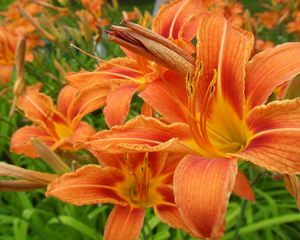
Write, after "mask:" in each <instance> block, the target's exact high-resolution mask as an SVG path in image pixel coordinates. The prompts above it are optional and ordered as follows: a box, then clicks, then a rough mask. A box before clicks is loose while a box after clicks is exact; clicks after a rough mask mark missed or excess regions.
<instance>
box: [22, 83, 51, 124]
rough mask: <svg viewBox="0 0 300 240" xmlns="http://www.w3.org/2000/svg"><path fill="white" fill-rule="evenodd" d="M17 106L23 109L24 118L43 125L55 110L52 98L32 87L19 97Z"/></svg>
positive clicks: (48, 120) (47, 122)
mask: <svg viewBox="0 0 300 240" xmlns="http://www.w3.org/2000/svg"><path fill="white" fill-rule="evenodd" d="M17 107H18V108H20V109H21V110H23V111H24V113H25V117H26V118H28V119H30V120H31V121H33V122H35V123H38V124H40V125H42V126H45V127H47V126H48V125H49V124H50V123H49V122H50V116H52V115H53V113H54V111H55V107H54V105H53V102H52V99H51V98H50V97H49V96H47V95H45V94H43V93H40V92H38V90H37V89H34V88H31V89H29V90H27V91H26V93H25V94H24V95H22V96H20V97H19V99H18V103H17Z"/></svg>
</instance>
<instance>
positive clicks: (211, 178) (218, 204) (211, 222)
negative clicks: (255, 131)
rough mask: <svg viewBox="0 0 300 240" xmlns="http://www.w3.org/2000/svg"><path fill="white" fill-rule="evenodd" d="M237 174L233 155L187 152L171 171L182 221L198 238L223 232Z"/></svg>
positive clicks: (218, 234)
mask: <svg viewBox="0 0 300 240" xmlns="http://www.w3.org/2000/svg"><path fill="white" fill-rule="evenodd" d="M236 174H237V163H236V160H235V159H222V158H219V159H217V158H216V159H213V158H203V157H199V156H194V155H188V156H186V157H185V158H184V159H182V160H181V161H180V163H179V165H178V167H177V169H176V171H175V175H174V194H175V200H176V203H177V206H178V209H179V213H180V215H181V217H182V219H183V221H184V222H185V224H186V225H187V226H188V227H189V229H191V231H192V232H193V234H194V235H195V236H196V237H198V238H217V237H220V236H222V235H223V231H224V222H225V213H226V208H227V205H228V201H229V196H230V194H231V192H232V190H233V186H234V182H235V177H236Z"/></svg>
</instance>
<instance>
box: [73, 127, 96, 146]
mask: <svg viewBox="0 0 300 240" xmlns="http://www.w3.org/2000/svg"><path fill="white" fill-rule="evenodd" d="M95 133H96V131H95V129H94V128H93V127H92V126H90V125H89V124H88V123H86V122H79V124H78V125H77V127H76V128H75V129H74V132H73V134H72V138H71V143H72V144H73V145H75V144H77V143H80V142H84V141H86V140H87V139H88V138H89V137H91V136H92V135H94V134H95Z"/></svg>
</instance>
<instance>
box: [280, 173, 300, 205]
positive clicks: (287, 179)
mask: <svg viewBox="0 0 300 240" xmlns="http://www.w3.org/2000/svg"><path fill="white" fill-rule="evenodd" d="M284 185H285V187H286V188H287V190H288V191H289V193H290V194H291V195H292V196H293V197H294V198H295V201H296V204H297V207H298V210H299V211H300V181H299V178H298V177H297V175H285V176H284Z"/></svg>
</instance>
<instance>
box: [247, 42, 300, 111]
mask: <svg viewBox="0 0 300 240" xmlns="http://www.w3.org/2000/svg"><path fill="white" fill-rule="evenodd" d="M299 55H300V43H284V44H281V45H278V46H276V47H274V48H271V49H267V50H264V51H263V52H261V53H259V54H257V55H255V56H254V57H253V58H252V60H251V61H250V62H249V63H248V65H247V71H246V72H247V77H246V86H245V94H246V102H247V105H248V106H247V107H248V109H249V110H250V109H252V108H253V107H255V106H257V105H260V104H263V103H265V102H266V101H267V99H268V97H269V96H270V95H271V93H272V92H273V91H274V89H275V88H276V87H277V86H279V85H281V84H282V83H284V82H286V81H288V80H291V79H292V78H293V77H295V76H296V75H297V74H298V73H300V59H299Z"/></svg>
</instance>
